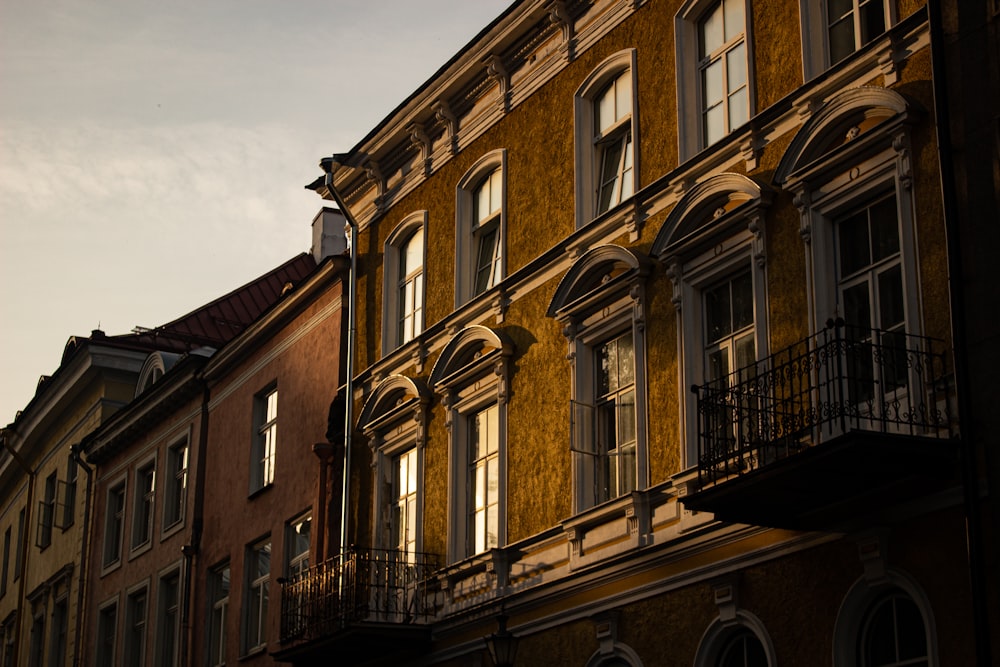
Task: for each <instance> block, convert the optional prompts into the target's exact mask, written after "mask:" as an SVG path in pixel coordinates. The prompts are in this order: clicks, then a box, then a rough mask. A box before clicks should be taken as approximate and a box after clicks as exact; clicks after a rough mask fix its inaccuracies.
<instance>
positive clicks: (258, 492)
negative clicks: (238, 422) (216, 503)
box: [247, 482, 274, 655]
mask: <svg viewBox="0 0 1000 667" xmlns="http://www.w3.org/2000/svg"><path fill="white" fill-rule="evenodd" d="M273 488H274V482H271V483H270V484H265V485H264V486H262V487H260V488H259V489H254V490H253V491H251V492H250V493H249V494H248V495H247V498H248V499H250V500H252V499H254V498H256V497H257V496H259V495H262V494H263V493H264V492H266V491H268V490H270V489H273ZM247 655H249V654H247Z"/></svg>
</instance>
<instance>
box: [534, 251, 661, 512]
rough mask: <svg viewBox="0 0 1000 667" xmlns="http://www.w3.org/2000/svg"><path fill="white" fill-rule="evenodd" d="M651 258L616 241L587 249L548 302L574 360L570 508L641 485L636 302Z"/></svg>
mask: <svg viewBox="0 0 1000 667" xmlns="http://www.w3.org/2000/svg"><path fill="white" fill-rule="evenodd" d="M649 264H650V263H649V261H648V260H646V259H644V258H640V257H639V256H638V255H636V254H634V253H633V252H632V251H630V250H627V249H625V248H622V247H619V246H612V245H608V246H599V247H597V248H593V249H591V250H590V251H588V252H587V253H585V254H584V255H583V256H582V257H581V258H580V259H578V260H577V261H576V263H575V264H574V265H573V266H572V267H571V268H570V270H569V272H568V273H567V274H566V276H564V277H563V279H562V281H561V282H560V283H559V287H558V288H557V289H556V294H555V296H554V297H553V299H552V302H551V304H550V305H549V310H548V315H549V317H554V318H555V319H557V320H558V321H559V322H560V323H562V324H563V331H564V333H566V335H567V342H568V343H569V348H570V349H569V354H568V358H570V359H572V363H571V365H570V373H571V396H570V419H571V420H572V423H571V434H572V444H571V450H572V459H573V509H574V512H575V513H579V512H582V511H584V510H587V509H589V508H591V507H593V506H595V505H599V504H601V503H604V502H606V501H608V500H612V499H614V498H618V497H620V496H622V495H625V494H627V493H629V492H630V491H632V490H634V489H639V488H645V486H646V485H647V478H648V475H647V472H646V470H647V461H646V423H645V422H646V417H645V409H644V406H645V404H646V401H645V337H644V326H643V322H644V320H643V316H642V303H643V300H644V295H643V293H644V286H643V284H644V280H645V276H646V275H647V274H648V271H649V269H650V266H649Z"/></svg>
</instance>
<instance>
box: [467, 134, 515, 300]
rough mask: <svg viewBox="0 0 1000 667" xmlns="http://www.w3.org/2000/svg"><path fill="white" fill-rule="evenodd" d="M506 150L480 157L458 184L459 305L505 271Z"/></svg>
mask: <svg viewBox="0 0 1000 667" xmlns="http://www.w3.org/2000/svg"><path fill="white" fill-rule="evenodd" d="M506 159H507V153H506V151H504V150H498V151H493V152H492V153H489V154H487V155H485V156H483V157H482V158H480V159H479V160H478V161H477V162H476V163H475V164H474V165H473V166H472V168H471V169H469V171H468V172H466V174H465V176H463V177H462V180H461V181H460V182H459V185H458V201H457V205H456V211H457V218H458V219H457V221H456V235H455V237H456V246H457V247H456V253H455V261H456V265H455V275H456V281H457V285H456V303H455V305H456V307H458V306H461V305H463V304H464V303H466V302H468V301H471V300H472V299H474V298H476V297H477V296H479V295H480V294H482V293H483V292H485V291H486V290H488V289H490V288H491V287H493V286H494V285H496V284H498V283H499V282H500V281H501V280H502V279H503V277H504V273H505V265H504V262H505V246H506V234H507V232H506V226H507V223H506V213H505V211H506V194H505V182H504V174H505V169H506V167H505V162H506Z"/></svg>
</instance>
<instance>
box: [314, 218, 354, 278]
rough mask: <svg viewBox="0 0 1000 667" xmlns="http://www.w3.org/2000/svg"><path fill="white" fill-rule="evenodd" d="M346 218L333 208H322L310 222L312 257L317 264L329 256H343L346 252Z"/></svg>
mask: <svg viewBox="0 0 1000 667" xmlns="http://www.w3.org/2000/svg"><path fill="white" fill-rule="evenodd" d="M346 225H347V218H346V217H345V216H344V214H343V213H341V212H340V211H338V210H337V209H335V208H329V207H327V206H324V207H323V208H322V209H320V211H319V213H317V214H316V217H315V218H313V222H312V256H313V258H314V259H315V260H316V263H317V264H319V263H320V262H322V261H323V260H324V259H326V258H327V257H330V256H331V255H343V254H344V253H345V252H346V251H347V237H346V236H345V235H344V227H345V226H346Z"/></svg>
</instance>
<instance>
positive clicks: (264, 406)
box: [249, 382, 281, 496]
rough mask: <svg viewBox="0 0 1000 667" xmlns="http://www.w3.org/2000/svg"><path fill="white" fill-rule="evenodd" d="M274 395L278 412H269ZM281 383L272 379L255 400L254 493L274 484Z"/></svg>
mask: <svg viewBox="0 0 1000 667" xmlns="http://www.w3.org/2000/svg"><path fill="white" fill-rule="evenodd" d="M272 396H273V397H274V401H275V404H274V415H273V416H271V415H269V412H268V406H269V403H270V399H271V397H272ZM280 396H281V395H280V394H279V393H278V383H277V382H272V383H271V384H270V385H268V386H267V387H266V388H265V389H263V390H261V391H260V392H258V393H257V395H256V396H254V399H253V434H252V438H253V440H252V445H251V447H250V490H249V495H251V496H252V495H254V494H256V493H259V492H261V491H263V490H264V489H269V488H271V487H272V486H273V485H274V466H275V458H276V457H277V453H278V416H279V414H280V413H279V411H278V407H279V405H280V403H279V401H280Z"/></svg>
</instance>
